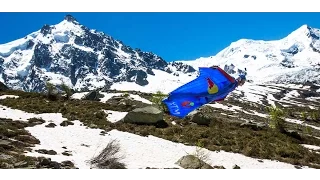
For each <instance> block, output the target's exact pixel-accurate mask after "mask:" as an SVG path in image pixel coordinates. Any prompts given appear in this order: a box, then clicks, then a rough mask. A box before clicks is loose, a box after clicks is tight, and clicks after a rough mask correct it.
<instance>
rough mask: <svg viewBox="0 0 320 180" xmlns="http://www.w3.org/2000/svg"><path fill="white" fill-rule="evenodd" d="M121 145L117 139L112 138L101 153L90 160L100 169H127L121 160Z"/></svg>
mask: <svg viewBox="0 0 320 180" xmlns="http://www.w3.org/2000/svg"><path fill="white" fill-rule="evenodd" d="M119 152H120V145H119V144H118V142H117V141H116V140H111V141H110V142H109V143H108V144H107V146H106V147H105V148H104V149H103V150H102V151H101V152H100V154H99V155H98V156H96V157H94V158H92V159H91V160H90V164H91V165H93V166H94V167H97V168H99V169H126V165H125V164H124V163H122V162H120V160H121V159H122V158H123V157H122V156H119V155H118V154H119Z"/></svg>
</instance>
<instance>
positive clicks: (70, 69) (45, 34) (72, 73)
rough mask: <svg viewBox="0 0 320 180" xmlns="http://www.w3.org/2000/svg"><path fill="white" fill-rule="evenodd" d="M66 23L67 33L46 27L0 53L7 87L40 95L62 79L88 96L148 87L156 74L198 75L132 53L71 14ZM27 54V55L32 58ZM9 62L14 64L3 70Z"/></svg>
mask: <svg viewBox="0 0 320 180" xmlns="http://www.w3.org/2000/svg"><path fill="white" fill-rule="evenodd" d="M64 21H66V22H63V23H66V24H64V26H65V27H68V28H66V29H65V30H64V29H63V27H64V26H62V27H61V26H56V25H47V24H46V25H44V26H43V27H42V28H41V29H40V32H39V33H38V32H35V33H32V34H30V35H28V36H26V38H25V39H26V42H25V43H24V44H22V45H19V46H18V47H14V48H13V49H12V52H9V53H2V54H1V53H0V73H1V75H2V79H4V82H3V83H4V84H6V85H7V86H8V87H10V88H11V87H12V88H13V87H14V88H15V89H20V90H24V91H35V92H41V91H44V90H45V89H46V88H45V84H46V81H51V80H53V81H55V82H57V81H62V80H63V81H64V82H65V81H69V82H70V84H71V85H72V87H71V88H72V89H74V90H78V91H82V90H85V91H86V90H93V89H96V88H103V87H110V86H111V85H112V84H113V83H116V82H120V81H128V82H134V83H136V84H138V85H141V86H145V85H147V84H149V82H148V81H147V77H148V76H150V75H151V76H154V75H155V73H154V71H153V69H157V70H162V71H166V72H168V73H173V72H174V71H180V72H182V73H192V72H195V71H196V70H195V69H194V68H193V67H191V66H189V65H186V64H183V63H181V62H179V63H178V62H171V63H167V62H166V61H165V60H163V59H162V58H161V57H160V56H158V55H156V54H154V53H152V52H144V51H142V50H141V49H138V48H136V49H133V48H131V47H130V46H128V45H125V44H124V43H123V42H121V41H119V40H115V39H114V38H112V37H111V36H108V35H106V34H104V33H103V32H97V31H96V30H91V29H89V28H87V27H85V26H83V25H81V24H80V23H79V22H78V21H77V20H76V18H74V17H73V16H71V15H66V16H65V17H64ZM68 23H69V24H68ZM61 28H62V29H61ZM25 50H28V54H27V55H26V53H24V52H26V51H25ZM26 56H27V57H28V58H29V57H30V60H29V62H26ZM7 58H9V59H7ZM4 61H6V62H9V63H6V65H4V64H3V63H4ZM22 61H23V62H22ZM26 64H27V66H25V65H26ZM20 66H23V68H20ZM172 67H173V68H175V70H173V69H172ZM7 69H8V70H10V71H11V72H14V71H15V72H17V73H16V74H15V73H9V74H7V73H5V71H4V70H7ZM17 69H19V70H18V71H17ZM21 69H23V70H21ZM8 72H9V71H8ZM175 73H176V74H177V72H175ZM177 75H179V74H177ZM61 83H62V82H61ZM58 88H59V84H58Z"/></svg>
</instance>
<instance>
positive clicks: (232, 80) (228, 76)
mask: <svg viewBox="0 0 320 180" xmlns="http://www.w3.org/2000/svg"><path fill="white" fill-rule="evenodd" d="M211 68H214V69H218V70H219V71H220V72H221V74H223V75H224V76H225V77H226V78H227V79H228V80H229V81H230V82H232V83H234V81H235V79H234V78H233V77H232V76H230V75H229V74H228V73H226V72H225V71H224V70H223V69H221V68H220V67H219V66H211Z"/></svg>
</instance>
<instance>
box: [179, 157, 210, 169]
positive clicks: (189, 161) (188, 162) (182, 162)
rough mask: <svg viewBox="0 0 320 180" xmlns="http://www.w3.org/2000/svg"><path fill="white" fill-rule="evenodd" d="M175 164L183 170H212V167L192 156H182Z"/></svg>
mask: <svg viewBox="0 0 320 180" xmlns="http://www.w3.org/2000/svg"><path fill="white" fill-rule="evenodd" d="M176 164H177V165H179V166H181V167H182V168H184V169H213V167H212V166H210V165H209V164H207V163H206V162H204V161H202V160H201V159H199V158H197V157H196V156H193V155H186V156H183V157H182V158H180V159H179V160H178V161H177V162H176Z"/></svg>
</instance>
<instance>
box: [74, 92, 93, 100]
mask: <svg viewBox="0 0 320 180" xmlns="http://www.w3.org/2000/svg"><path fill="white" fill-rule="evenodd" d="M88 93H89V92H81V93H74V94H72V96H71V99H82V98H83V97H84V96H85V95H87V94H88Z"/></svg>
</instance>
